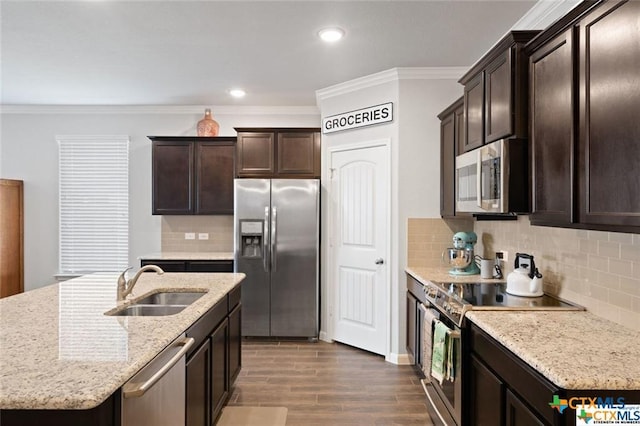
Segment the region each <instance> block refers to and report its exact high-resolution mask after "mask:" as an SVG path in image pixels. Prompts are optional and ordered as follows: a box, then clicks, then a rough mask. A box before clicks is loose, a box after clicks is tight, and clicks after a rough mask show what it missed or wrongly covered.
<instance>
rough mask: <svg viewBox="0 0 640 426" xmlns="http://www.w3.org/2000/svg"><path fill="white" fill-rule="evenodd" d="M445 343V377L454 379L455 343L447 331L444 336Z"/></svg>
mask: <svg viewBox="0 0 640 426" xmlns="http://www.w3.org/2000/svg"><path fill="white" fill-rule="evenodd" d="M446 340H447V341H446V345H447V362H446V370H447V372H446V374H445V377H444V378H445V379H447V380H450V381H454V380H455V378H456V345H455V338H454V337H453V336H452V335H451V334H450V333H447V337H446Z"/></svg>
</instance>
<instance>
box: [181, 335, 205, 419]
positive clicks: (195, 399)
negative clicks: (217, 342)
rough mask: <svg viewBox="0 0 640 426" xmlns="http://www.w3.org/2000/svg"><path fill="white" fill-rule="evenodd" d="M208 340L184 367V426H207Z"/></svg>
mask: <svg viewBox="0 0 640 426" xmlns="http://www.w3.org/2000/svg"><path fill="white" fill-rule="evenodd" d="M210 355H211V349H210V346H209V339H207V340H206V341H205V342H204V343H203V344H202V346H200V348H199V349H198V350H197V351H196V352H195V353H194V354H193V355H192V356H191V358H189V360H188V361H187V367H186V380H187V382H186V385H187V395H186V405H187V406H186V410H185V411H186V426H209V424H210V422H209V415H210V411H209V400H210V399H209V377H210V376H211V375H210V372H209V369H210V359H209V358H210Z"/></svg>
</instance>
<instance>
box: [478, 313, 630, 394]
mask: <svg viewBox="0 0 640 426" xmlns="http://www.w3.org/2000/svg"><path fill="white" fill-rule="evenodd" d="M467 318H468V319H470V320H471V321H473V323H475V324H476V325H477V326H478V327H480V328H481V329H483V330H484V331H486V332H487V333H488V334H489V335H491V336H492V337H493V338H494V339H496V340H497V341H498V342H500V343H501V344H503V345H504V346H505V347H506V348H508V349H509V350H510V351H512V352H513V353H514V354H516V355H517V356H519V357H520V358H521V359H522V360H523V361H524V362H526V363H527V364H529V365H530V366H532V367H533V368H534V369H536V370H537V371H539V372H540V373H541V374H542V375H543V376H545V377H546V378H547V379H549V380H550V381H551V382H553V383H555V384H556V385H557V386H559V387H561V388H564V389H581V390H587V389H611V390H638V389H640V363H638V359H639V358H640V332H637V331H634V330H631V329H629V328H625V327H623V326H621V325H619V324H616V323H613V322H611V321H608V320H606V319H603V318H600V317H598V316H595V315H594V314H592V313H590V312H587V311H573V312H549V311H545V312H540V311H538V312H536V311H527V312H514V311H502V312H499V311H470V312H467Z"/></svg>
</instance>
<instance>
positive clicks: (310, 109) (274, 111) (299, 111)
mask: <svg viewBox="0 0 640 426" xmlns="http://www.w3.org/2000/svg"><path fill="white" fill-rule="evenodd" d="M205 108H210V109H211V110H212V111H213V112H214V114H215V115H216V116H220V115H320V110H319V109H318V107H316V106H240V105H220V106H210V105H0V113H1V114H189V115H193V114H202V113H203V111H204V110H205Z"/></svg>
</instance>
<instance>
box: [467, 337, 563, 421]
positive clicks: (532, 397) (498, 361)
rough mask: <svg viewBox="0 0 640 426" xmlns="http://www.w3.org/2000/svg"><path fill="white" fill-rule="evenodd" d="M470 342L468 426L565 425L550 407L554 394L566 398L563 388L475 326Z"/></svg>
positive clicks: (561, 418)
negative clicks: (563, 394) (563, 395)
mask: <svg viewBox="0 0 640 426" xmlns="http://www.w3.org/2000/svg"><path fill="white" fill-rule="evenodd" d="M468 340H469V343H470V349H471V355H470V357H469V358H470V360H469V367H470V368H469V371H470V374H469V377H470V379H469V384H468V385H465V386H469V388H468V395H469V401H470V404H469V411H468V418H469V422H467V423H468V424H470V425H487V426H489V425H495V426H501V425H509V426H511V425H517V426H520V425H542V424H552V425H560V424H565V423H564V421H565V419H564V417H559V416H557V415H556V413H555V412H554V410H551V409H550V408H549V402H550V401H553V395H562V393H561V392H563V390H562V389H559V388H558V387H557V386H555V385H554V384H553V383H551V382H550V381H548V380H547V379H546V378H545V377H543V376H542V375H541V374H540V373H538V372H537V371H536V370H534V369H533V368H531V367H530V366H529V365H528V364H526V363H525V362H524V361H522V360H521V359H520V358H518V357H517V356H516V355H514V354H513V353H512V352H510V351H509V350H508V349H506V348H505V347H504V346H502V345H501V344H500V343H498V342H497V341H495V340H494V339H493V338H492V337H491V336H489V335H488V334H487V333H485V332H484V331H482V330H481V329H480V328H478V327H477V326H475V325H474V324H471V326H470V327H469V339H468Z"/></svg>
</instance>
